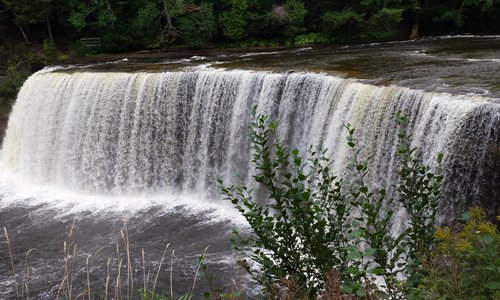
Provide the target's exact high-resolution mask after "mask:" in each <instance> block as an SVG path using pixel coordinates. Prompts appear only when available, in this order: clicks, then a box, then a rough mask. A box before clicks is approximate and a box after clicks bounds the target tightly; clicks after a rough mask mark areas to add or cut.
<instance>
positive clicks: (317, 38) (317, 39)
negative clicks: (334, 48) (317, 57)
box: [295, 32, 330, 45]
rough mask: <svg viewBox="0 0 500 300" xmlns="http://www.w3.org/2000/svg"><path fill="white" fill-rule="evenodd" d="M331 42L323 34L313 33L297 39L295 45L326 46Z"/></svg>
mask: <svg viewBox="0 0 500 300" xmlns="http://www.w3.org/2000/svg"><path fill="white" fill-rule="evenodd" d="M329 41H330V40H329V39H328V38H327V37H325V36H324V35H322V34H321V33H317V32H311V33H308V34H301V35H298V36H296V37H295V45H310V44H325V43H328V42H329Z"/></svg>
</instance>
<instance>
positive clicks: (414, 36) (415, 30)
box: [410, 20, 420, 40]
mask: <svg viewBox="0 0 500 300" xmlns="http://www.w3.org/2000/svg"><path fill="white" fill-rule="evenodd" d="M419 28H420V21H418V20H415V21H414V22H413V26H412V27H411V34H410V40H414V39H417V38H418V30H419Z"/></svg>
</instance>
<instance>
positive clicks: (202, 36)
mask: <svg viewBox="0 0 500 300" xmlns="http://www.w3.org/2000/svg"><path fill="white" fill-rule="evenodd" d="M178 28H179V30H180V31H181V33H182V39H183V40H184V41H185V42H186V43H187V44H189V45H201V44H205V43H207V42H209V41H210V40H211V39H212V36H213V35H214V33H215V30H216V26H215V17H214V14H213V8H212V4H211V3H206V2H202V3H201V4H200V11H196V12H191V13H189V14H185V15H183V16H181V17H179V26H178Z"/></svg>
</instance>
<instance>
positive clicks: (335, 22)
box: [321, 9, 364, 40]
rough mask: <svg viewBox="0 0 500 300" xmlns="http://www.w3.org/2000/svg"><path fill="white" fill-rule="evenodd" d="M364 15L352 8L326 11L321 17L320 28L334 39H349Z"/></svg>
mask: <svg viewBox="0 0 500 300" xmlns="http://www.w3.org/2000/svg"><path fill="white" fill-rule="evenodd" d="M363 18H364V15H363V14H360V13H358V12H356V11H355V10H353V9H345V10H342V11H328V12H326V13H325V14H324V15H323V16H322V17H321V20H322V28H323V32H324V34H325V35H326V36H328V37H330V38H333V39H335V40H343V39H346V38H347V39H349V38H350V37H351V35H352V33H353V30H354V31H355V28H357V27H359V26H360V24H361V22H362V21H363Z"/></svg>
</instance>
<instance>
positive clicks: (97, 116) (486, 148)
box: [1, 70, 500, 208]
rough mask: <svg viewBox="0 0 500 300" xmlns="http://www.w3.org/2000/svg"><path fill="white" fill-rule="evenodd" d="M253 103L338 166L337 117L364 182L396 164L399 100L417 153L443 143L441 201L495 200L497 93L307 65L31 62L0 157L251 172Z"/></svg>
mask: <svg viewBox="0 0 500 300" xmlns="http://www.w3.org/2000/svg"><path fill="white" fill-rule="evenodd" d="M255 105H256V106H257V112H258V113H265V114H268V115H270V116H271V117H272V118H275V119H277V120H279V124H280V125H279V134H280V136H281V137H282V138H283V140H284V141H285V142H286V143H287V144H289V145H293V147H295V148H298V149H299V150H301V151H306V149H307V148H308V146H309V145H310V144H318V143H319V142H320V141H323V143H324V145H325V147H326V148H328V149H329V151H330V152H331V153H332V154H333V155H334V158H335V161H336V165H335V168H336V169H337V171H338V172H340V173H342V172H344V171H345V167H346V165H347V162H348V155H349V154H348V151H347V147H346V145H345V142H344V141H345V139H344V137H345V132H344V129H343V124H344V123H350V124H352V126H354V127H355V128H356V129H357V134H356V136H357V138H358V141H359V144H360V145H362V146H363V147H364V149H365V154H366V155H367V156H370V157H372V158H371V160H370V167H371V171H372V172H371V180H372V181H373V182H381V181H389V182H391V180H394V178H395V176H396V175H397V168H398V162H397V128H396V122H395V114H396V112H397V111H401V112H402V113H403V114H405V115H406V116H408V119H409V121H410V124H409V130H410V134H412V138H413V142H412V143H413V146H417V147H419V148H420V149H421V153H422V159H423V161H424V162H426V163H432V162H433V161H434V160H435V157H436V156H437V153H438V152H444V153H445V161H444V167H445V169H446V170H447V174H446V175H447V177H446V178H447V179H446V182H445V184H444V193H445V197H446V198H447V200H446V201H447V202H448V203H449V204H450V205H453V206H457V207H458V206H460V205H465V203H466V202H467V201H469V202H474V201H490V203H489V205H493V206H495V205H496V206H498V200H496V203H494V202H495V201H494V199H498V198H500V195H499V188H498V182H499V181H500V175H499V171H498V170H499V169H500V163H499V161H500V158H499V157H498V150H499V148H498V145H499V144H500V138H499V136H500V133H499V128H500V105H499V104H495V103H493V102H490V101H488V99H486V98H483V97H479V96H469V95H451V94H447V93H429V92H423V91H419V90H412V89H408V88H403V87H397V86H382V87H381V86H373V85H369V84H365V83H362V82H360V81H357V80H353V79H343V78H337V77H333V76H328V75H324V74H314V73H289V74H276V73H266V72H255V71H241V70H233V71H223V70H201V71H181V72H165V73H99V72H75V73H64V72H57V71H56V72H40V73H36V74H34V75H33V76H31V77H30V78H29V79H28V80H27V82H26V83H25V84H24V86H23V88H22V89H21V91H20V93H19V95H18V99H17V102H16V104H15V106H14V108H13V111H12V114H11V117H10V119H9V124H8V129H7V132H6V136H5V139H4V143H3V150H2V160H1V168H2V170H3V171H8V172H12V173H14V174H16V175H17V176H21V177H23V178H26V179H27V180H28V179H29V180H34V181H37V182H42V183H47V184H50V185H54V186H61V187H64V188H69V189H74V190H82V191H86V192H91V193H99V194H101V193H107V194H109V193H111V194H131V193H132V194H133V193H137V192H145V191H146V192H163V191H206V190H210V189H212V188H213V185H214V184H213V182H214V181H215V179H216V178H217V177H221V178H223V179H225V180H226V181H232V182H235V181H236V180H240V179H243V180H249V179H250V177H251V174H252V168H251V166H250V161H249V158H250V144H249V141H248V138H247V132H248V126H249V124H250V123H251V121H252V115H251V109H252V107H253V106H255ZM484 199H486V200H484ZM488 199H489V200H488ZM491 199H493V202H491ZM497 208H498V207H497Z"/></svg>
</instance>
